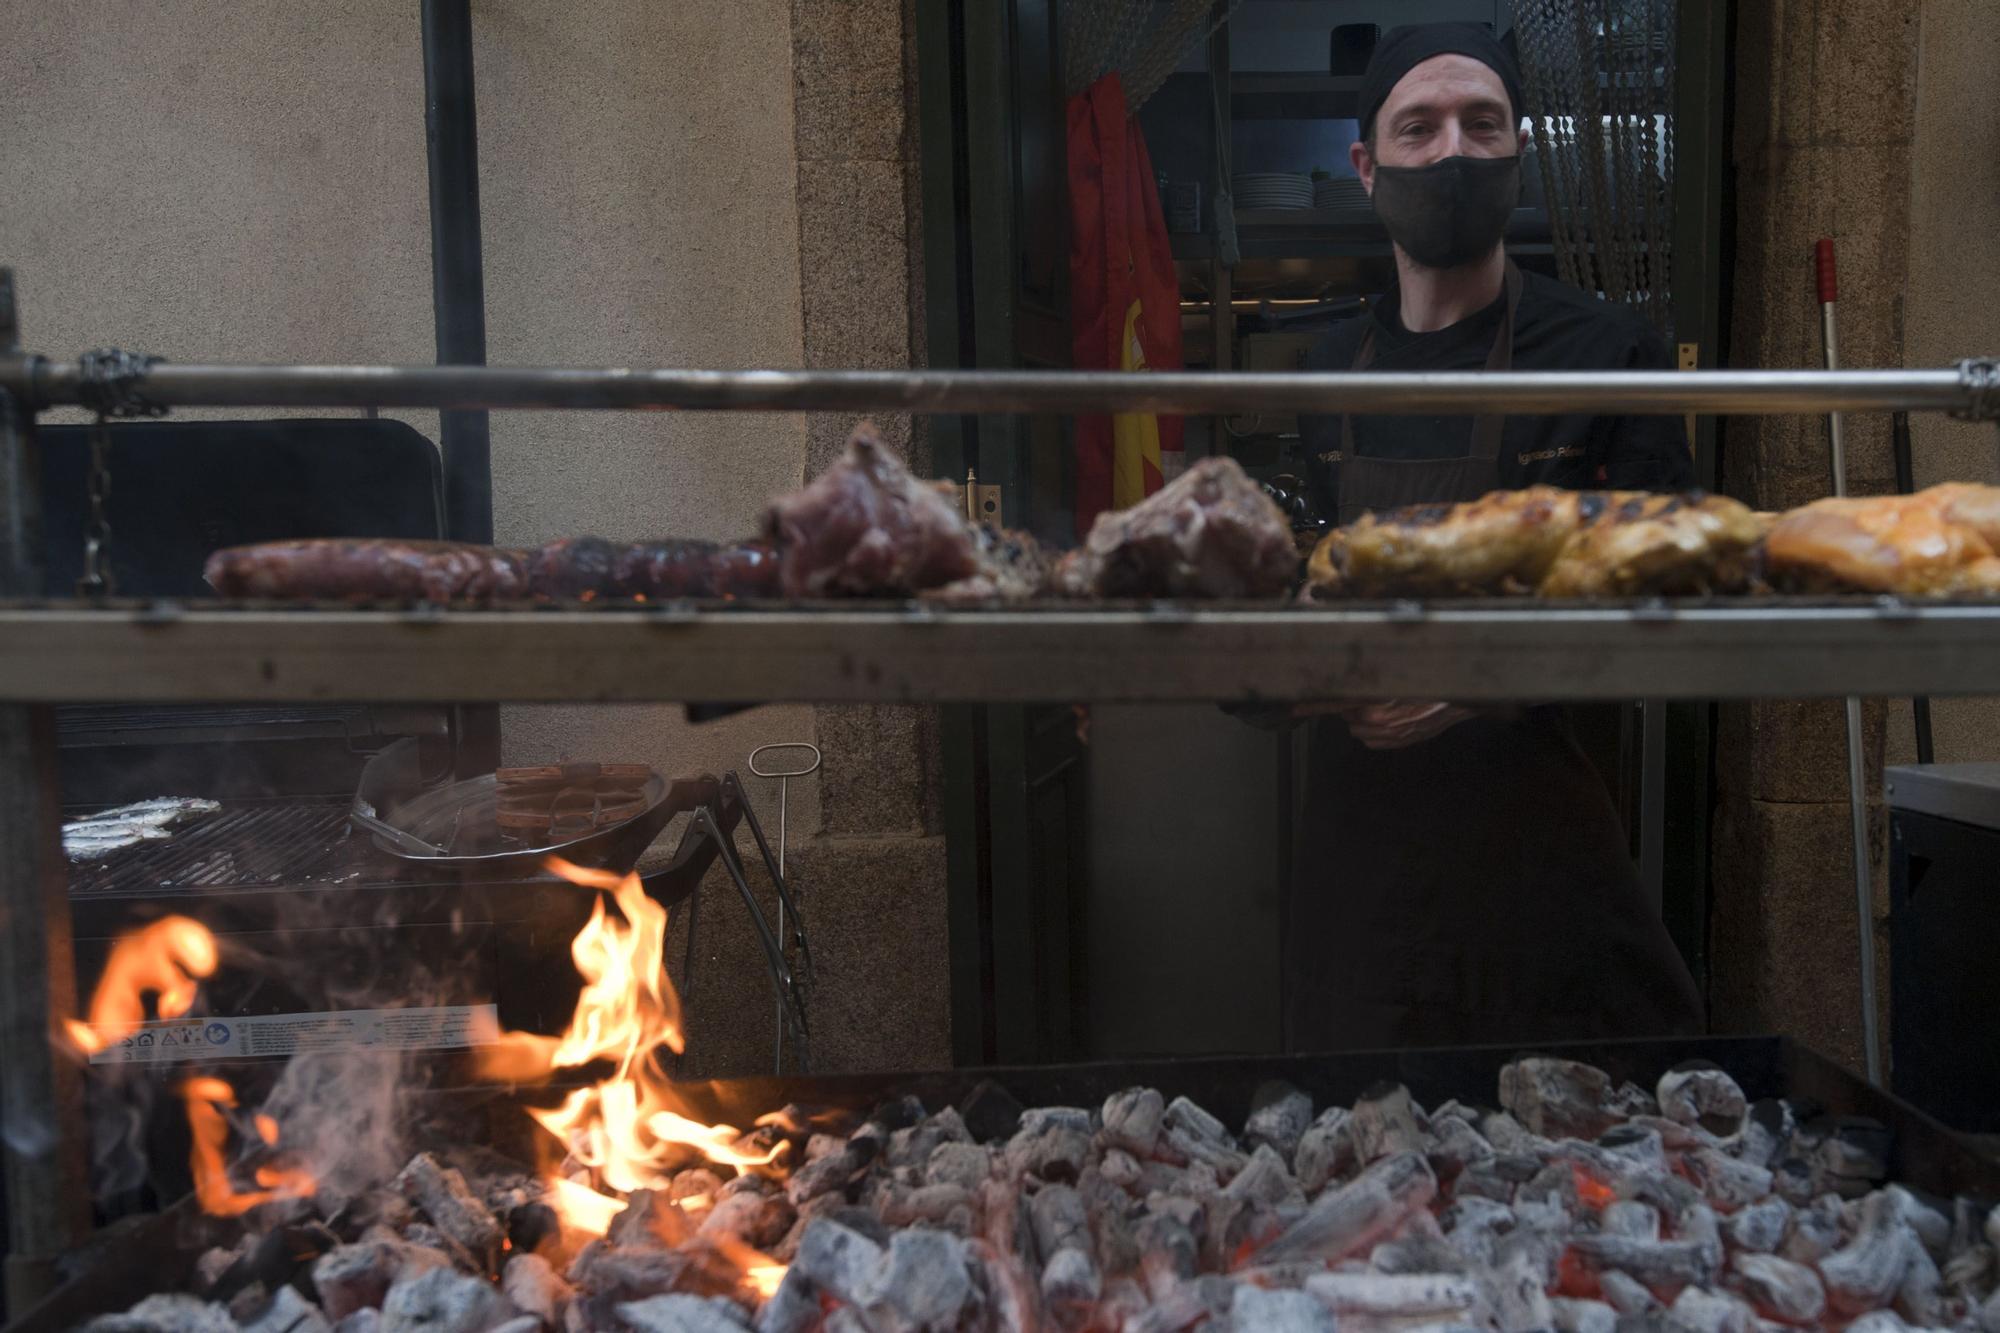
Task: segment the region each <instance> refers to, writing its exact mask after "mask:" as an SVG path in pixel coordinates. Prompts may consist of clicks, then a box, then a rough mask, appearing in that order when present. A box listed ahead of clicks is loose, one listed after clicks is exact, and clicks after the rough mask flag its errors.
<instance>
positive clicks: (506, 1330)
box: [493, 1314, 542, 1333]
mask: <svg viewBox="0 0 2000 1333" xmlns="http://www.w3.org/2000/svg"><path fill="white" fill-rule="evenodd" d="M493 1333H542V1321H541V1320H539V1319H537V1318H535V1317H534V1316H533V1315H531V1314H524V1315H521V1316H519V1317H517V1318H514V1319H509V1320H508V1321H507V1322H506V1323H504V1324H502V1325H500V1327H498V1328H496V1329H494V1330H493Z"/></svg>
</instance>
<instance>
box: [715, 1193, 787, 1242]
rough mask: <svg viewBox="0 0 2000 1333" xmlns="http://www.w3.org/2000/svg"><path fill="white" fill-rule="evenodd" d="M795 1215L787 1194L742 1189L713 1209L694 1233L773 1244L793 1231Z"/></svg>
mask: <svg viewBox="0 0 2000 1333" xmlns="http://www.w3.org/2000/svg"><path fill="white" fill-rule="evenodd" d="M794 1216H795V1213H794V1211H793V1208H792V1205H791V1201H790V1200H789V1199H788V1198H786V1197H785V1196H784V1195H782V1194H757V1193H753V1192H751V1191H749V1190H743V1191H741V1192H739V1193H736V1194H732V1195H730V1196H729V1197H728V1198H726V1199H724V1200H722V1201H721V1202H720V1203H718V1204H716V1205H715V1207H714V1208H712V1209H710V1210H709V1213H708V1216H706V1217H704V1218H702V1220H701V1225H700V1226H698V1227H697V1228H695V1232H696V1234H697V1235H702V1236H735V1237H738V1238H739V1239H741V1240H745V1241H748V1242H749V1243H750V1244H752V1245H772V1244H776V1243H777V1241H778V1238H779V1237H781V1236H783V1235H784V1234H785V1232H787V1231H789V1230H790V1229H791V1225H792V1219H793V1217H794Z"/></svg>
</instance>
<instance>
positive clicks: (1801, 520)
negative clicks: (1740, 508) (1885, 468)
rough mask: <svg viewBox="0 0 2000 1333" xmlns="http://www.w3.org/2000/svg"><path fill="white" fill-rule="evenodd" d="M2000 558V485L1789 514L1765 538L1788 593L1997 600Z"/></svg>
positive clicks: (1772, 575) (1773, 569)
mask: <svg viewBox="0 0 2000 1333" xmlns="http://www.w3.org/2000/svg"><path fill="white" fill-rule="evenodd" d="M1996 552H2000V486H1979V485H1974V484H1971V483H1968V482H1948V483H1946V484H1945V485H1942V486H1932V487H1931V488H1929V489H1928V490H1923V491H1918V492H1917V493H1916V494H1915V495H1877V496H1869V497H1866V498H1862V499H1839V500H1816V501H1814V502H1813V503H1812V504H1809V505H1806V506H1804V507H1802V508H1799V509H1794V510H1792V511H1791V512H1789V513H1787V514H1783V515H1781V516H1780V517H1779V518H1778V519H1777V521H1776V522H1774V523H1773V524H1772V525H1771V531H1770V535H1769V536H1768V537H1767V538H1766V539H1765V542H1764V567H1765V576H1766V577H1767V578H1768V579H1769V580H1770V581H1771V584H1772V586H1774V587H1776V588H1778V589H1779V590H1780V591H1783V592H1801V593H1814V592H1883V593H1903V594H1907V595H1909V596H1913V597H1945V596H1952V595H1954V594H1966V595H1991V594H1994V593H2000V556H1996V554H1995V553H1996Z"/></svg>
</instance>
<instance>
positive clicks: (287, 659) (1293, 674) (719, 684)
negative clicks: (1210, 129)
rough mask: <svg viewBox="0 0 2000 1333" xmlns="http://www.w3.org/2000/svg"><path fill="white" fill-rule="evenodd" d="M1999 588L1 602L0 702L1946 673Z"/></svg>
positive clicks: (1964, 688) (1704, 694)
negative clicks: (1600, 595) (1222, 600)
mask: <svg viewBox="0 0 2000 1333" xmlns="http://www.w3.org/2000/svg"><path fill="white" fill-rule="evenodd" d="M1996 689H2000V604H1963V603H1960V604H1944V605H1939V604H1914V603H1904V602H1901V601H1897V600H1894V599H1867V598H1851V599H1833V600H1824V601H1812V602H1802V601H1794V600H1783V599H1761V600H1748V601H1700V602H1679V603H1672V602H1653V603H1645V604H1617V605H1613V604H1603V605H1600V604H1553V603H1534V602H1528V601H1520V602H1505V601H1489V602H1461V603H1454V604H1444V605H1430V606H1419V605H1417V604H1413V603H1412V604H1387V603H1384V604H1373V605H1356V606H1341V607H1335V608H1322V607H1303V606H1296V605H1286V604H1264V603H1259V604H1253V605H1244V604H1231V605H1217V604H1201V603H1172V604H1165V603H1161V604H1145V605H1135V604H1128V605H1107V606H1096V605H1091V606H1081V605H1073V604H1062V603H1055V604H1039V605H1034V606H1030V607H1025V608H1020V609H1007V610H946V609H940V608H933V607H929V606H925V605H920V604H919V605H912V604H905V603H875V604H871V603H842V604H836V605H819V606H812V607H800V608H791V607H782V606H759V605H723V606H719V607H691V606H682V605H661V606H656V607H647V608H637V609H628V608H609V607H606V608H561V607H547V608H525V609H519V610H439V609H434V608H427V607H417V608H404V609H397V610H366V609H364V610H355V609H344V608H343V609H334V608H300V607H279V606H271V605H264V604H260V605H217V604H209V605H201V606H196V605H192V604H190V605H187V606H174V605H152V606H130V607H105V608H88V607H83V606H80V605H78V604H74V603H67V604H39V605H32V606H30V605H21V604H15V605H13V606H10V607H4V608H0V702H17V703H86V702H112V701H117V702H149V703H168V702H178V703H188V702H220V701H230V702H245V703H271V702H280V701H299V700H329V701H330V700H341V701H351V702H401V703H409V702H423V701H465V702H470V701H476V700H495V701H517V702H552V701H557V700H576V701H709V702H736V701H746V702H747V701H760V702H780V701H816V702H834V701H841V702H849V701H884V702H948V701H967V700H987V701H992V702H1036V701H1064V700H1102V701H1119V702H1141V701H1144V702H1155V701H1169V700H1174V701H1230V702H1255V701H1274V700H1287V699H1340V698H1354V699H1365V698H1381V697H1409V698H1448V699H1454V700H1459V701H1464V702H1480V701H1486V702H1494V701H1503V700H1547V699H1561V700H1585V699H1634V698H1658V699H1729V698H1776V697H1789V698H1808V697H1840V696H1846V695H1870V696H1875V695H1913V694H1925V695H1939V696H1942V695H1953V694H1982V693H1992V692H1994V691H1995V690H1996Z"/></svg>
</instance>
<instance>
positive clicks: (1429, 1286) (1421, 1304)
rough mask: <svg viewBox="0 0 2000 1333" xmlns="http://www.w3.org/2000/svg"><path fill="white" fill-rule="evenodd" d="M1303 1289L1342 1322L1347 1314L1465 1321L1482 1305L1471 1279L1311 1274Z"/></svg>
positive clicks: (1435, 1275) (1368, 1274) (1478, 1292)
mask: <svg viewBox="0 0 2000 1333" xmlns="http://www.w3.org/2000/svg"><path fill="white" fill-rule="evenodd" d="M1305 1289H1306V1291H1308V1292H1309V1293H1311V1295H1312V1297H1313V1298H1314V1299H1315V1300H1317V1301H1319V1302H1320V1303H1321V1304H1322V1305H1324V1306H1326V1307H1327V1308H1328V1309H1330V1310H1332V1311H1333V1312H1334V1313H1335V1314H1336V1315H1338V1316H1340V1317H1341V1319H1342V1320H1343V1321H1345V1319H1346V1318H1347V1317H1348V1316H1350V1315H1364V1316H1367V1315H1373V1316H1385V1317H1390V1318H1396V1319H1411V1318H1414V1317H1416V1316H1428V1317H1430V1318H1432V1319H1440V1318H1446V1317H1453V1316H1456V1317H1465V1318H1469V1317H1470V1316H1471V1315H1472V1313H1473V1312H1474V1311H1475V1310H1477V1309H1479V1308H1480V1307H1481V1305H1482V1303H1483V1297H1482V1296H1481V1294H1480V1291H1479V1284H1478V1283H1477V1282H1475V1281H1473V1280H1472V1279H1471V1278H1467V1277H1448V1276H1443V1275H1437V1274H1431V1275H1425V1276H1420V1277H1402V1276H1392V1275H1389V1274H1384V1273H1315V1274H1314V1275H1313V1276H1311V1277H1309V1278H1307V1279H1306V1283H1305Z"/></svg>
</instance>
